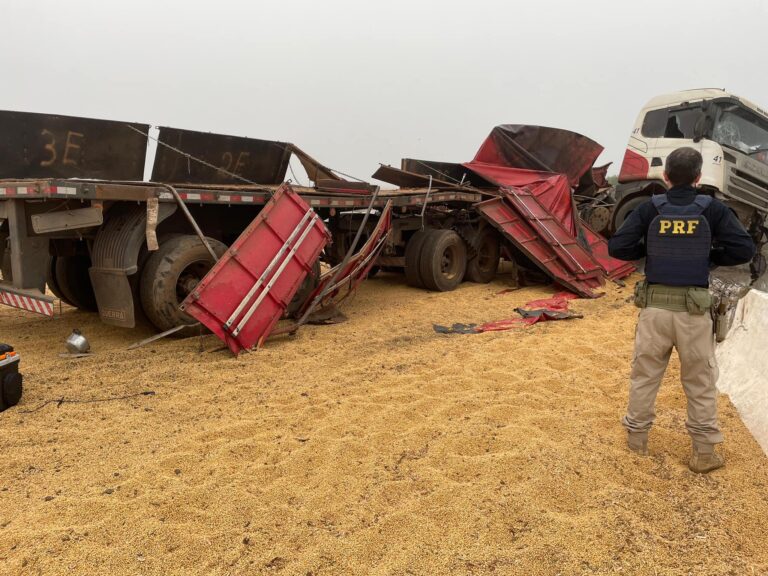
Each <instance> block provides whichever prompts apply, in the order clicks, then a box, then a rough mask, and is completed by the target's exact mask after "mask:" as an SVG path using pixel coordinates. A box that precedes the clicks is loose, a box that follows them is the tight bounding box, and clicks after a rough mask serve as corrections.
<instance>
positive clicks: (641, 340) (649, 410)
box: [608, 147, 755, 473]
mask: <svg viewBox="0 0 768 576" xmlns="http://www.w3.org/2000/svg"><path fill="white" fill-rule="evenodd" d="M701 165H702V158H701V154H699V152H698V151H696V150H694V149H693V148H689V147H685V148H678V149H677V150H675V151H673V152H672V153H671V154H670V155H669V156H668V157H667V161H666V164H665V166H664V179H665V180H666V181H667V183H668V184H669V185H670V188H669V190H668V191H667V193H666V194H658V195H656V196H654V197H653V198H652V199H651V200H649V201H648V202H646V203H645V204H642V205H641V206H639V207H638V208H637V209H636V210H635V211H634V212H632V213H631V214H630V215H629V217H628V218H627V219H626V220H625V221H624V224H623V225H622V226H621V228H620V229H619V230H618V232H616V234H614V235H613V237H612V238H611V239H610V241H609V243H608V248H609V252H610V254H611V256H613V257H614V258H619V259H621V260H637V259H639V258H642V257H643V256H645V258H646V260H645V277H646V278H645V281H643V282H640V283H638V285H637V286H636V287H635V305H636V306H638V307H639V308H641V310H640V316H639V318H638V321H637V331H636V334H635V355H634V359H633V360H632V373H631V376H630V389H629V404H628V407H627V414H626V415H625V416H624V417H623V418H622V424H623V425H624V427H625V428H626V429H627V433H628V444H629V448H630V450H632V451H634V452H636V453H638V454H641V455H644V456H645V455H647V454H648V431H649V430H650V428H651V425H652V424H653V420H654V418H655V416H656V413H655V410H654V405H655V403H656V394H657V393H658V391H659V385H660V384H661V380H662V378H663V377H664V371H665V370H666V368H667V364H668V362H669V357H670V354H671V353H672V348H673V347H674V348H676V349H677V353H678V355H679V357H680V379H681V381H682V384H683V389H684V390H685V395H686V397H687V398H688V418H687V420H686V423H685V427H686V428H687V430H688V433H689V434H690V436H691V439H692V442H693V448H692V454H691V460H690V462H689V464H688V466H689V468H690V469H691V470H692V471H694V472H699V473H704V472H709V471H711V470H715V469H716V468H720V467H721V466H723V465H724V461H723V459H722V457H721V456H719V455H718V454H717V453H715V449H714V448H715V445H716V444H719V443H721V442H722V441H723V435H722V433H721V432H720V428H719V427H718V425H717V389H716V388H715V382H716V381H717V373H718V372H717V364H716V363H715V355H714V335H713V330H712V317H711V314H710V308H711V305H712V301H711V297H710V295H709V269H710V265H714V266H734V265H736V264H744V263H746V262H749V261H750V260H751V259H752V256H753V254H754V250H755V247H754V243H753V242H752V239H751V237H750V236H749V234H748V233H747V231H746V230H745V229H744V227H743V226H742V225H741V223H740V222H739V221H738V219H737V218H736V216H734V214H733V213H732V212H731V210H730V209H729V208H728V207H727V206H726V205H725V204H723V203H722V202H720V201H719V200H716V199H714V198H712V197H711V196H706V195H703V194H701V195H700V194H697V191H696V189H695V188H694V186H695V185H696V184H697V183H698V181H699V178H700V177H701Z"/></svg>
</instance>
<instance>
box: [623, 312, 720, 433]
mask: <svg viewBox="0 0 768 576" xmlns="http://www.w3.org/2000/svg"><path fill="white" fill-rule="evenodd" d="M672 347H675V348H676V349H677V353H678V355H679V356H680V380H681V381H682V384H683V390H685V395H686V396H687V398H688V419H687V420H686V422H685V427H686V428H687V430H688V433H689V434H690V435H691V438H692V439H693V440H695V441H696V442H702V443H705V444H718V443H720V442H722V441H723V435H722V433H721V432H720V428H719V427H718V425H717V388H716V387H715V382H716V381H717V376H718V370H717V364H716V362H715V347H714V337H713V335H712V318H711V317H710V315H709V314H701V315H696V314H689V313H688V312H673V311H671V310H664V309H662V308H651V307H648V308H643V309H642V310H641V311H640V317H639V319H638V321H637V332H636V334H635V356H634V359H633V360H632V373H631V376H630V388H629V405H628V407H627V414H626V416H624V418H622V424H623V425H624V427H625V428H626V429H627V430H628V431H630V432H643V431H647V430H649V429H650V428H651V425H652V424H653V421H654V418H655V417H656V411H655V409H654V405H655V404H656V394H657V393H658V391H659V386H660V384H661V379H662V378H663V377H664V371H665V370H666V368H667V364H668V363H669V357H670V355H671V354H672Z"/></svg>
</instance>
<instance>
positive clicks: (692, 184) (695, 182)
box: [691, 173, 701, 186]
mask: <svg viewBox="0 0 768 576" xmlns="http://www.w3.org/2000/svg"><path fill="white" fill-rule="evenodd" d="M699 180H701V173H699V175H698V176H696V179H695V180H694V181H693V182H691V186H696V184H698V183H699Z"/></svg>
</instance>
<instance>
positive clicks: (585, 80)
mask: <svg viewBox="0 0 768 576" xmlns="http://www.w3.org/2000/svg"><path fill="white" fill-rule="evenodd" d="M0 22H2V28H3V48H2V50H0V71H1V73H2V75H1V76H0V109H5V110H22V111H29V112H45V113H59V114H67V115H76V116H89V117H95V118H105V119H117V120H125V121H138V122H147V123H150V124H155V125H167V126H174V127H179V128H187V129H193V130H203V131H211V132H219V133H225V134H235V135H239V136H250V137H256V138H266V139H273V140H282V141H290V142H294V143H296V144H297V145H299V146H300V147H302V148H303V149H304V150H306V151H307V152H309V153H310V154H312V155H313V156H315V157H316V158H317V159H318V160H320V161H322V162H324V163H325V164H327V165H328V166H331V167H333V168H337V169H339V170H342V171H344V172H346V173H349V174H352V175H355V176H357V177H360V178H369V177H370V175H371V174H372V173H373V171H374V170H375V169H376V168H377V166H378V162H382V163H386V164H393V165H399V160H400V158H401V157H404V156H405V157H415V158H426V159H431V160H443V161H468V160H470V159H471V158H472V157H473V155H474V153H475V151H476V150H477V148H478V147H479V145H480V143H481V141H482V140H483V138H484V137H485V136H486V135H487V134H488V133H489V132H490V130H491V128H492V127H493V126H494V125H497V124H503V123H514V124H518V123H529V124H542V125H548V126H556V127H561V128H567V129H570V130H573V131H576V132H580V133H582V134H585V135H587V136H589V137H591V138H593V139H594V140H597V141H598V142H600V143H601V144H602V145H603V146H604V147H605V149H606V150H605V152H604V153H603V156H602V157H601V158H600V162H608V161H613V162H615V163H616V164H615V165H614V167H612V170H611V171H610V173H616V172H618V168H619V164H620V162H621V158H622V156H623V153H624V148H625V146H626V142H627V139H628V138H629V132H630V129H631V127H632V125H633V122H634V120H635V117H636V115H637V112H638V111H639V109H640V107H641V106H642V105H643V104H644V103H645V102H646V101H647V100H649V99H650V98H651V97H653V96H655V95H657V94H662V93H666V92H671V91H676V90H681V89H687V88H697V87H718V88H726V89H728V90H730V91H732V92H735V93H736V94H739V95H741V96H744V97H746V98H749V99H750V100H752V101H754V102H756V103H757V104H759V105H763V106H765V105H768V93H767V90H766V88H768V76H767V75H766V73H765V70H766V64H767V63H768V41H767V40H766V38H768V33H767V32H766V29H767V28H768V27H767V26H766V25H768V1H763V0H740V1H732V2H722V1H712V0H696V1H689V0H685V1H672V0H666V1H659V0H652V1H647V0H646V1H638V2H619V1H616V0H614V1H597V0H595V1H588V0H582V1H567V0H558V1H550V2H519V3H518V2H513V1H511V0H508V1H483V0H475V1H473V2H470V1H464V2H459V1H456V0H424V1H419V0H410V1H403V0H388V1H387V2H366V1H363V0H357V1H351V0H350V1H347V0H291V1H285V2H278V1H275V0H271V1H270V2H259V1H253V2H246V1H244V0H241V1H236V0H218V1H216V2H199V1H191V0H187V1H186V2H183V1H161V0H154V1H146V0H132V1H123V2H118V1H105V0H102V1H88V0H68V1H67V2H62V1H55V0H45V1H35V0H25V1H23V2H22V1H21V0H16V1H9V0H3V1H2V3H1V4H0ZM295 165H298V164H297V163H296V164H295Z"/></svg>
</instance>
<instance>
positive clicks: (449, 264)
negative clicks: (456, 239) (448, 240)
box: [440, 245, 461, 280]
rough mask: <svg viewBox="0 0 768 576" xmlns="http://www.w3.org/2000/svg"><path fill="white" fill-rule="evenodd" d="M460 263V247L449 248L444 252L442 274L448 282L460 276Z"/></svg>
mask: <svg viewBox="0 0 768 576" xmlns="http://www.w3.org/2000/svg"><path fill="white" fill-rule="evenodd" d="M460 261H461V259H460V258H459V248H458V246H455V245H454V246H448V247H446V249H445V250H443V253H442V255H441V256H440V273H441V274H442V276H443V277H444V278H445V279H446V280H453V279H455V278H456V277H457V276H458V275H459V273H460V270H459V263H460Z"/></svg>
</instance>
